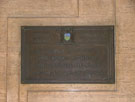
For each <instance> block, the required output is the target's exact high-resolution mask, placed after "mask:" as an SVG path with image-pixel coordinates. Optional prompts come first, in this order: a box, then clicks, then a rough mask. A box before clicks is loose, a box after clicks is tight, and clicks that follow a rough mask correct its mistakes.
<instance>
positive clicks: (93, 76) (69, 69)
mask: <svg viewBox="0 0 135 102" xmlns="http://www.w3.org/2000/svg"><path fill="white" fill-rule="evenodd" d="M21 83H22V84H34V83H39V84H42V83H99V84H105V83H107V84H113V83H115V63H114V26H22V27H21Z"/></svg>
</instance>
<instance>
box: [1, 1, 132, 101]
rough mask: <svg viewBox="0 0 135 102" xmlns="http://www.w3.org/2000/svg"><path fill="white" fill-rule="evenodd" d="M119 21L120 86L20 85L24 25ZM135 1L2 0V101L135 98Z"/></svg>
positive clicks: (117, 75) (98, 23)
mask: <svg viewBox="0 0 135 102" xmlns="http://www.w3.org/2000/svg"><path fill="white" fill-rule="evenodd" d="M23 25H29V26H46V25H60V26H62V25H115V35H116V36H115V40H116V84H113V85H106V84H103V85H100V84H91V85H87V84H86V85H81V84H79V85H73V84H70V85H66V84H63V85H58V84H54V85H49V84H46V85H44V84H39V85H33V84H31V85H22V84H20V51H21V50H20V39H21V38H20V27H21V26H23ZM134 73H135V0H0V102H63V101H64V102H99V101H100V102H135V74H134Z"/></svg>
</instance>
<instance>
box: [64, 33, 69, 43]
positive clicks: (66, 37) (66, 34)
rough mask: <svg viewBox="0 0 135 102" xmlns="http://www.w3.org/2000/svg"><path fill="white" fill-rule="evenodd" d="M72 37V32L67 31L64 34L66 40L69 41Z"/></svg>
mask: <svg viewBox="0 0 135 102" xmlns="http://www.w3.org/2000/svg"><path fill="white" fill-rule="evenodd" d="M70 39H71V34H70V33H65V34H64V40H65V41H69V40H70Z"/></svg>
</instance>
